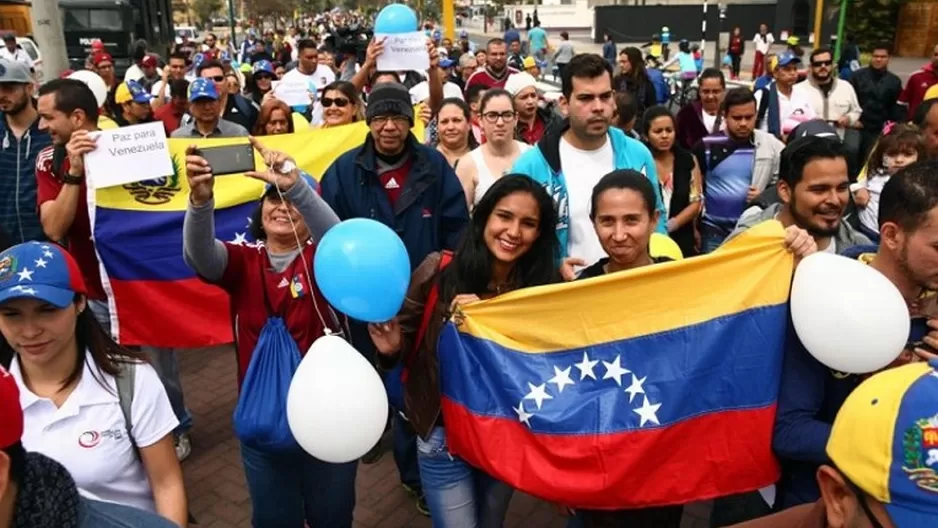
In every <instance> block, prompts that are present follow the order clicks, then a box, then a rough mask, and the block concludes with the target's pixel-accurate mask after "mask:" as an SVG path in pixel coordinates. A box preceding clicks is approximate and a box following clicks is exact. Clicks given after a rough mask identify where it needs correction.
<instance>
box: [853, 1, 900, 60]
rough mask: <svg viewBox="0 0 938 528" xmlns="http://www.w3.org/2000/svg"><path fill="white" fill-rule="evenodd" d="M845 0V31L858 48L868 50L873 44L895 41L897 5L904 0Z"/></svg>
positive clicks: (897, 18) (897, 20)
mask: <svg viewBox="0 0 938 528" xmlns="http://www.w3.org/2000/svg"><path fill="white" fill-rule="evenodd" d="M847 1H848V2H849V4H848V6H847V23H846V28H845V32H846V34H847V35H853V37H854V38H855V39H856V43H857V44H858V45H859V46H860V49H862V50H865V51H869V50H870V49H871V48H872V47H873V46H875V45H878V44H881V43H887V44H891V43H894V42H895V39H896V25H897V24H898V22H899V7H900V6H902V4H903V3H905V2H906V0H847ZM845 36H846V35H845Z"/></svg>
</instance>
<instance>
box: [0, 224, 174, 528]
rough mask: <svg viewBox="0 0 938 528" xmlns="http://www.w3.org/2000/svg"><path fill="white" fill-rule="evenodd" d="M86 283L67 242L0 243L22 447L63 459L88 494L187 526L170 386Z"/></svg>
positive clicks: (7, 350) (4, 345)
mask: <svg viewBox="0 0 938 528" xmlns="http://www.w3.org/2000/svg"><path fill="white" fill-rule="evenodd" d="M6 279H11V280H6ZM86 293H87V290H86V288H85V284H84V281H83V280H82V277H81V273H80V272H79V271H78V264H77V263H76V262H75V260H74V259H73V258H72V256H71V255H69V254H68V253H67V252H66V251H65V250H64V249H62V247H61V246H58V245H56V244H43V243H39V242H27V243H25V244H20V245H18V246H13V247H11V248H9V249H8V250H6V251H4V252H3V253H0V334H2V336H0V364H2V365H3V366H4V367H6V368H7V370H9V372H10V374H11V375H12V376H13V377H14V378H15V379H16V383H17V385H18V386H19V390H20V402H21V403H22V405H23V415H24V424H25V428H24V432H23V438H22V443H23V447H24V448H25V449H26V450H27V451H35V452H38V453H42V454H43V455H46V456H47V457H49V458H52V459H54V460H56V461H57V462H59V463H60V464H62V465H63V466H65V468H66V469H67V470H68V472H69V473H71V475H72V477H73V478H74V479H75V483H76V484H77V485H78V489H79V491H80V492H81V493H82V494H83V495H85V496H87V497H89V498H92V499H97V500H103V501H107V502H114V503H118V504H123V505H126V506H132V507H135V508H139V509H142V510H147V511H150V512H155V513H158V514H159V515H161V516H163V517H165V518H166V519H169V520H170V521H173V522H174V523H176V524H178V525H179V526H186V523H187V519H188V514H187V506H186V492H185V488H184V485H183V479H182V469H181V468H180V466H179V460H178V459H177V458H176V450H175V447H174V445H173V434H172V433H173V429H175V428H176V426H178V425H179V421H178V420H177V419H176V415H175V414H174V413H173V409H172V407H171V406H170V404H169V399H168V398H167V396H166V390H165V389H164V388H163V384H162V383H161V382H160V379H159V377H158V376H157V375H156V371H155V370H153V367H151V366H150V365H148V364H147V363H146V360H145V359H144V357H145V356H143V355H142V354H140V353H137V352H131V351H129V350H126V349H124V348H122V347H121V346H120V345H118V344H117V343H115V342H114V340H112V339H111V337H110V336H109V335H108V334H107V333H105V331H104V330H103V329H102V328H101V326H100V325H99V324H98V323H97V321H95V318H94V315H93V314H92V313H91V310H90V309H89V307H88V304H87V301H86V298H85V295H86ZM2 426H3V424H0V427H2ZM48 506H49V507H52V508H55V507H59V506H62V507H66V505H57V504H48Z"/></svg>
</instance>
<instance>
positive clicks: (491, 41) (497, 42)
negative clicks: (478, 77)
mask: <svg viewBox="0 0 938 528" xmlns="http://www.w3.org/2000/svg"><path fill="white" fill-rule="evenodd" d="M507 44H508V43H507V42H505V39H503V38H498V37H495V38H493V39H489V41H488V42H486V43H485V51H486V53H488V49H489V48H490V47H492V46H501V45H507Z"/></svg>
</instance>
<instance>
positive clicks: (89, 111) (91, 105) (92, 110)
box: [39, 79, 98, 125]
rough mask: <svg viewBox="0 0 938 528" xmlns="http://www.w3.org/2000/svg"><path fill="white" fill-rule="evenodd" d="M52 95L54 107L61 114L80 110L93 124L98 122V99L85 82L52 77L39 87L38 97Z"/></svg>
mask: <svg viewBox="0 0 938 528" xmlns="http://www.w3.org/2000/svg"><path fill="white" fill-rule="evenodd" d="M50 94H51V95H52V96H53V97H54V98H55V109H56V110H57V111H59V112H62V113H63V114H71V113H72V112H74V111H75V110H81V111H82V112H84V113H85V117H86V118H87V119H88V121H90V122H91V123H93V124H95V125H96V124H98V100H97V99H96V98H95V96H94V92H92V91H91V88H89V87H88V85H87V84H85V83H83V82H81V81H77V80H75V79H52V80H51V81H49V82H47V83H46V84H43V85H42V86H40V87H39V97H42V96H44V95H50Z"/></svg>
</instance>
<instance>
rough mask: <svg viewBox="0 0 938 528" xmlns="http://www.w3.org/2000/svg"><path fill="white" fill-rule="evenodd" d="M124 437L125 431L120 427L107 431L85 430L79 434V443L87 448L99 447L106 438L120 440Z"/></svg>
mask: <svg viewBox="0 0 938 528" xmlns="http://www.w3.org/2000/svg"><path fill="white" fill-rule="evenodd" d="M123 437H124V431H122V430H120V429H108V430H107V431H101V432H98V431H85V432H84V433H82V434H80V435H79V436H78V445H80V446H81V447H84V448H85V449H92V448H94V447H97V446H98V444H100V443H101V442H102V441H103V440H104V439H105V438H113V439H114V440H120V439H121V438H123Z"/></svg>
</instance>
